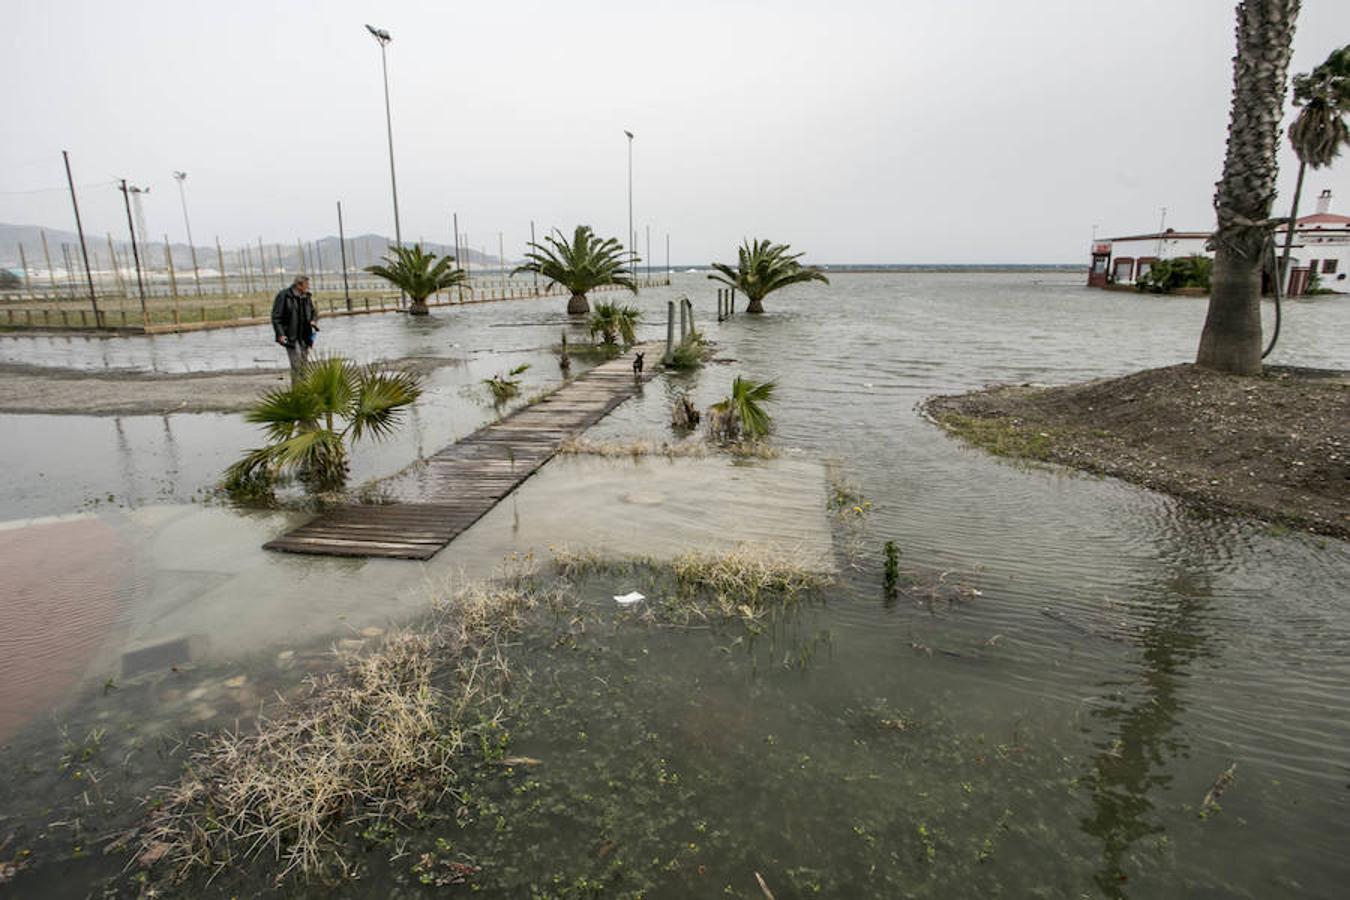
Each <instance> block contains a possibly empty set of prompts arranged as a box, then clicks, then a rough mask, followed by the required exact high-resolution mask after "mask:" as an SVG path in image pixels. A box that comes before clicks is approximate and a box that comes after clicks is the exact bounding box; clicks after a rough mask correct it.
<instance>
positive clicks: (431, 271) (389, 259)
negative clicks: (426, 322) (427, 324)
mask: <svg viewBox="0 0 1350 900" xmlns="http://www.w3.org/2000/svg"><path fill="white" fill-rule="evenodd" d="M366 271H367V272H369V273H370V274H372V275H378V276H380V277H381V278H383V279H384V280H385V281H387V282H389V283H390V284H392V285H394V286H395V287H397V288H398V289H399V290H401V291H403V293H405V294H407V295H408V299H409V300H410V301H411V302H410V303H409V304H408V315H410V316H425V315H427V313H429V312H430V310H429V309H427V298H428V297H430V296H431V295H432V294H434V293H436V292H437V291H443V290H447V289H449V288H452V287H454V286H455V285H457V284H463V283H464V281H465V280H466V278H467V277H468V276H467V275H466V274H465V273H464V270H463V269H460V268H456V267H455V258H454V257H453V256H442V257H437V256H436V254H435V253H427V252H425V251H423V250H422V245H421V244H413V245H412V246H411V247H395V246H390V248H389V253H388V255H386V256H385V258H384V264H383V265H377V266H367V267H366Z"/></svg>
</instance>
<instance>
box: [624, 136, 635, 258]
mask: <svg viewBox="0 0 1350 900" xmlns="http://www.w3.org/2000/svg"><path fill="white" fill-rule="evenodd" d="M623 133H624V134H626V135H628V237H627V238H625V239H624V243H625V244H627V245H628V270H629V274H631V275H636V272H635V271H634V270H636V269H637V258H636V256H635V255H634V253H633V245H635V244H636V243H637V239H636V237H635V236H634V234H633V132H631V131H629V130H628V129H627V128H625V129H624V130H623Z"/></svg>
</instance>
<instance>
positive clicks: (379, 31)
mask: <svg viewBox="0 0 1350 900" xmlns="http://www.w3.org/2000/svg"><path fill="white" fill-rule="evenodd" d="M366 31H369V32H370V35H371V37H373V38H375V43H377V44H379V45H380V70H381V71H382V72H383V73H384V127H385V131H386V133H387V134H388V136H389V187H390V190H391V192H392V193H393V195H394V244H395V245H397V246H399V247H402V246H403V229H402V228H401V227H400V225H399V221H398V179H397V178H396V177H395V176H394V120H393V117H392V116H391V114H390V112H389V60H388V59H387V57H386V55H385V52H384V48H385V47H387V46H389V42H390V41H392V40H393V37H391V36H390V34H389V32H387V31H385V30H384V29H383V28H376V27H375V26H374V25H367V26H366ZM402 299H403V293H402V292H401V291H400V292H399V302H400V303H402Z"/></svg>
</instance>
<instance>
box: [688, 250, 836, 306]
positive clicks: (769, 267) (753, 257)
mask: <svg viewBox="0 0 1350 900" xmlns="http://www.w3.org/2000/svg"><path fill="white" fill-rule="evenodd" d="M736 254H737V257H738V262H737V265H736V268H735V269H732V268H731V266H728V265H726V264H724V263H713V264H712V267H713V268H714V269H716V270H717V271H718V272H719V273H720V274H718V275H709V276H708V277H709V278H711V279H712V280H713V281H720V282H722V283H723V284H728V285H731V286H732V287H733V288H738V289H739V290H740V291H741V293H743V294H745V296H746V298H747V299H749V301H750V304H749V305H748V306H746V308H745V311H746V312H748V313H762V312H764V298H765V297H767V296H768V295H769V294H772V293H773V292H774V291H776V290H778V289H779V288H785V287H787V286H788V285H790V284H799V283H801V282H804V281H823V282H825V283H826V284H829V283H830V279H828V278H826V277H825V273H823V272H821V271H820V270H819V269H817V268H815V267H814V266H803V265H802V264H801V263H799V262H797V259H798V258H799V257H800V256H802V254H800V253H792V254H790V253H788V245H787V244H774V243H770V242H769V241H755V242H754V243H751V242H749V241H745V242H743V243H742V244H741V246H740V247H739V248H738V249H737V251H736Z"/></svg>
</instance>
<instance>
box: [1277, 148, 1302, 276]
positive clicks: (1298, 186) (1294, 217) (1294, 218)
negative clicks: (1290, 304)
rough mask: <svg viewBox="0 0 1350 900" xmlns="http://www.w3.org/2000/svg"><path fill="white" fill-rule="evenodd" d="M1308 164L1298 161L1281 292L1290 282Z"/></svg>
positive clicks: (1280, 274)
mask: <svg viewBox="0 0 1350 900" xmlns="http://www.w3.org/2000/svg"><path fill="white" fill-rule="evenodd" d="M1307 169H1308V164H1307V163H1306V162H1304V161H1303V160H1301V159H1300V160H1299V161H1298V181H1297V182H1295V184H1294V203H1293V205H1292V206H1290V207H1289V227H1288V229H1287V230H1286V231H1285V233H1284V252H1283V253H1281V254H1280V270H1279V273H1278V275H1277V277H1278V278H1279V279H1280V293H1281V294H1283V293H1284V289H1285V286H1286V285H1287V284H1288V283H1289V281H1288V278H1289V250H1290V248H1291V247H1292V246H1293V245H1294V228H1295V226H1296V225H1297V224H1298V198H1299V197H1300V196H1301V195H1302V194H1303V173H1304V172H1305V171H1307Z"/></svg>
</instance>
